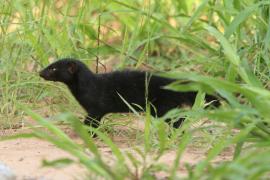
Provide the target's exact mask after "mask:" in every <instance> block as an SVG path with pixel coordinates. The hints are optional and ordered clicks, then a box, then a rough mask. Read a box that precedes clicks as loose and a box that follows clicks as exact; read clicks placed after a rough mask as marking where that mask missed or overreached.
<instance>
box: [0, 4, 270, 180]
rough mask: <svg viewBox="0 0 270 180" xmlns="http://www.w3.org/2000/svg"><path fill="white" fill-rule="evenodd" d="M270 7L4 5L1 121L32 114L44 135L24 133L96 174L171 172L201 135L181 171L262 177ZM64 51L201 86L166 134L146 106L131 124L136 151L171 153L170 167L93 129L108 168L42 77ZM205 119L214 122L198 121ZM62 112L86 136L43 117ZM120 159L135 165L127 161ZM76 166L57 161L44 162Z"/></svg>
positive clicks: (193, 175) (57, 89)
mask: <svg viewBox="0 0 270 180" xmlns="http://www.w3.org/2000/svg"><path fill="white" fill-rule="evenodd" d="M269 5H270V2H269V1H260V0H243V1H238V0H223V1H217V0H202V1H198V0H181V1H179V0H125V1H120V0H119V1H117V0H103V1H98V0H91V1H69V0H59V1H52V0H48V1H47V0H34V1H24V0H13V1H3V2H2V3H1V8H0V14H1V16H0V28H1V29H0V42H1V43H0V46H1V47H0V96H1V97H0V103H1V107H0V127H1V128H2V129H5V128H12V127H14V126H15V127H16V126H21V125H24V124H27V123H28V119H29V117H31V118H33V119H35V120H36V121H37V122H38V123H39V124H41V125H42V126H44V127H45V128H47V129H48V130H49V131H50V133H46V132H40V131H39V130H37V129H35V128H34V129H33V133H30V134H22V135H20V136H21V137H32V136H36V137H39V138H42V139H46V140H49V141H51V142H52V143H54V144H56V145H57V146H58V147H59V148H62V149H65V150H66V151H68V152H70V153H71V154H72V155H74V156H75V157H77V161H75V163H81V164H82V165H84V166H85V167H87V168H88V169H89V172H90V174H91V176H93V177H94V176H98V177H105V178H112V179H119V178H120V179H121V178H123V177H129V178H134V179H140V178H151V175H152V174H153V173H155V172H160V171H164V172H166V173H167V174H168V178H171V179H175V178H176V177H177V176H178V175H177V169H178V168H179V166H180V165H179V161H178V160H179V159H180V158H181V154H182V153H183V151H184V150H185V149H186V147H187V146H189V145H194V144H196V143H198V138H196V137H194V134H196V133H200V139H199V141H200V142H203V143H200V145H198V148H206V149H207V155H206V158H205V159H204V160H203V161H201V162H200V163H198V164H197V165H195V167H190V166H188V165H187V169H188V170H189V173H188V177H187V178H188V179H198V178H200V179H236V178H237V179H259V178H266V177H267V175H269V170H270V166H269V163H270V157H269V156H268V155H269V153H270V148H269V145H270V144H269V142H270V141H269V140H270V138H269V134H270V129H269V126H268V124H269V121H270V114H269V105H270V92H269V91H268V88H269V68H270V59H269V57H270V56H269V45H270V16H269V11H270V9H269ZM60 57H74V58H79V59H81V60H82V61H84V62H86V63H87V64H88V65H89V66H90V67H92V69H93V70H94V71H95V70H96V66H97V61H99V63H98V66H99V68H97V70H98V71H99V72H104V71H105V68H104V66H106V67H107V68H106V70H107V71H109V70H111V69H122V68H127V67H129V68H145V69H148V70H151V71H156V72H163V73H162V75H164V76H168V77H173V78H177V79H179V80H190V83H189V84H186V85H184V86H183V85H179V84H177V83H175V84H172V85H170V86H169V88H171V89H174V90H178V91H186V90H191V89H192V90H194V89H196V90H198V92H199V93H198V95H197V99H196V102H195V104H194V106H193V107H192V108H191V109H182V110H174V111H172V112H170V113H169V114H168V116H174V117H179V116H187V117H188V118H187V121H186V122H185V125H184V126H183V127H182V128H181V129H180V130H178V131H177V132H172V133H173V134H172V136H171V137H170V138H168V137H167V133H168V132H167V130H166V132H165V131H164V129H165V126H166V125H165V124H164V123H162V121H152V120H151V118H152V117H150V116H149V112H146V115H145V116H141V115H138V116H139V118H143V117H145V130H144V133H143V134H142V135H140V134H139V133H140V132H137V135H138V136H139V137H138V139H139V140H140V141H143V142H144V143H143V145H144V148H143V150H137V151H138V152H139V154H141V156H142V159H143V160H145V159H146V158H147V156H148V155H149V154H152V153H153V152H155V154H156V157H155V158H156V159H159V158H160V157H161V156H162V154H164V152H166V151H168V150H175V151H176V152H177V156H176V157H175V163H174V164H173V165H172V166H171V167H170V168H166V167H164V166H162V165H161V164H158V163H152V164H146V161H143V160H142V161H138V160H136V159H135V158H134V157H133V156H132V155H131V154H126V153H123V152H122V151H121V150H120V148H119V147H118V146H116V145H115V144H114V143H113V142H112V141H111V139H110V138H109V135H110V134H109V135H106V134H104V132H105V131H98V132H97V133H98V135H99V138H100V139H101V140H102V141H103V142H104V143H105V144H107V145H108V146H109V147H110V148H111V150H112V152H113V154H114V155H115V157H116V158H115V162H114V165H108V164H107V163H106V162H105V161H104V159H102V155H101V154H100V152H99V150H98V147H97V146H96V145H95V140H93V139H91V138H90V140H89V136H88V135H87V130H86V129H85V127H82V126H81V125H80V124H79V123H78V122H79V121H76V120H75V119H76V118H74V116H73V115H70V114H66V113H64V114H59V113H60V112H76V114H77V116H78V115H79V117H81V116H82V115H83V114H84V112H83V111H82V110H81V108H80V107H79V105H78V104H77V103H76V101H75V100H74V98H73V97H72V96H71V95H70V93H69V92H68V90H67V89H66V88H65V87H64V86H62V85H60V84H54V83H49V82H45V81H42V80H41V79H40V78H39V77H38V75H37V72H38V71H39V70H40V69H41V68H42V67H44V66H46V65H47V64H49V63H50V62H52V61H53V60H55V59H57V58H60ZM214 91H215V92H218V93H219V94H220V95H221V96H222V97H223V98H224V99H226V101H224V103H223V106H222V107H221V108H218V109H214V110H213V109H208V110H205V109H203V106H204V102H203V97H204V92H214ZM118 116H120V115H118ZM118 116H117V115H113V116H109V117H107V118H106V119H108V121H106V122H105V124H104V125H103V127H105V128H107V129H113V127H114V124H113V120H114V119H116V118H118ZM44 118H47V119H44ZM205 118H207V119H209V120H208V121H210V122H211V123H207V125H204V126H201V124H203V123H201V122H202V121H203V122H204V121H206V120H202V119H205ZM59 119H60V120H65V121H66V122H67V123H69V124H70V126H71V127H73V128H74V129H75V130H76V131H77V132H78V133H79V134H80V137H81V138H82V139H83V140H84V143H83V144H76V143H75V142H73V141H72V140H71V139H69V138H68V137H67V136H66V135H65V134H64V133H63V132H62V131H61V130H60V129H58V127H57V126H55V125H54V123H52V121H50V120H59ZM184 130H185V133H184V135H182V136H180V134H182V133H181V132H183V131H184ZM168 131H170V130H168ZM102 132H103V133H102ZM114 133H115V132H114ZM52 137H57V138H52ZM202 144H203V145H202ZM227 147H233V148H234V157H233V159H232V160H231V161H227V162H220V163H219V164H215V165H213V163H211V162H212V160H213V159H215V157H217V155H218V154H220V153H221V152H222V151H223V150H224V149H225V148H227ZM86 148H88V149H89V150H90V151H91V153H90V154H91V156H90V155H89V154H88V153H86V152H85V149H86ZM127 161H131V162H132V163H131V164H132V167H133V168H134V169H136V170H137V169H140V172H141V173H139V174H138V173H136V172H137V171H134V170H133V169H132V168H131V169H130V168H128V165H127ZM71 162H73V161H72V160H69V159H61V160H59V161H55V162H47V163H45V164H47V165H56V164H57V163H64V164H69V163H71ZM181 166H182V165H181Z"/></svg>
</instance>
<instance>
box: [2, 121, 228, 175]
mask: <svg viewBox="0 0 270 180" xmlns="http://www.w3.org/2000/svg"><path fill="white" fill-rule="evenodd" d="M136 126H137V128H138V129H140V128H142V124H140V123H137V125H136ZM122 128H123V127H122ZM122 130H123V129H122ZM25 131H29V130H25V129H15V130H12V129H10V130H7V131H5V132H4V133H3V132H2V133H1V134H2V135H10V134H14V133H18V132H25ZM65 131H66V133H67V134H69V136H70V137H71V138H72V139H74V140H75V141H77V140H78V137H77V136H76V134H75V133H74V132H72V131H70V130H65ZM1 134H0V135H1ZM112 139H113V141H114V142H115V143H116V144H117V145H118V146H119V147H121V150H123V151H130V152H131V153H132V152H133V148H132V147H131V146H130V141H131V140H130V137H127V136H126V135H121V133H119V135H116V136H113V138H112ZM78 141H79V140H78ZM97 144H98V146H99V150H100V151H101V152H102V153H103V154H104V156H106V157H108V159H113V158H112V157H111V158H110V156H112V153H111V151H110V149H109V148H108V147H106V146H104V145H102V144H101V143H100V142H97ZM139 146H142V145H139ZM142 148H143V147H142ZM205 153H206V151H205V149H204V150H203V149H200V148H194V147H189V148H187V150H186V151H185V152H184V154H183V156H182V158H181V161H180V168H179V170H178V174H179V175H180V176H185V175H187V171H186V169H185V166H184V164H185V163H188V164H190V165H191V166H192V165H195V164H196V163H198V162H199V161H200V160H202V159H203V158H204V157H205ZM65 157H69V158H72V157H71V155H69V154H68V153H66V152H65V151H63V150H60V149H59V148H57V147H56V146H54V145H52V144H50V143H48V142H45V141H42V140H39V139H35V138H31V139H16V140H9V141H0V163H4V164H5V165H7V166H8V167H10V168H11V169H12V171H13V172H14V173H15V174H16V176H17V179H19V180H30V179H31V180H35V179H42V180H60V179H65V180H69V179H82V178H83V177H85V174H86V170H85V169H84V168H83V167H81V166H79V165H78V164H72V165H70V166H67V167H63V168H57V169H56V168H50V167H42V160H44V159H46V160H56V159H58V158H65ZM175 157H176V152H175V151H173V150H170V151H168V152H166V153H165V154H164V155H163V156H162V157H161V158H160V160H159V161H160V162H162V163H164V164H166V165H168V166H172V165H173V162H174V159H175ZM231 158H232V150H231V149H230V148H228V150H226V152H224V153H222V154H221V155H219V156H218V158H217V159H216V160H215V162H220V161H224V160H230V159H231ZM156 176H158V177H160V178H161V179H163V178H164V179H166V174H163V173H160V174H157V175H156Z"/></svg>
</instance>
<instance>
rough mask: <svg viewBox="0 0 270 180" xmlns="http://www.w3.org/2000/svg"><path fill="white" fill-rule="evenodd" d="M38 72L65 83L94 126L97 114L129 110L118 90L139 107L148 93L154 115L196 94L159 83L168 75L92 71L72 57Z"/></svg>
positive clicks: (188, 101) (185, 102) (189, 101)
mask: <svg viewBox="0 0 270 180" xmlns="http://www.w3.org/2000/svg"><path fill="white" fill-rule="evenodd" d="M40 76H41V77H42V78H44V79H45V80H49V81H59V82H62V83H64V84H66V85H67V86H68V88H69V89H70V91H71V92H72V94H73V95H74V97H75V98H76V99H77V100H78V102H79V103H80V104H81V106H82V107H83V108H84V109H85V110H86V111H87V113H88V117H87V118H86V119H85V120H84V123H85V124H87V125H91V126H93V127H98V126H99V123H100V120H101V118H102V117H103V116H104V115H106V114H107V113H117V112H129V111H130V110H129V108H128V106H127V105H126V104H125V103H124V102H123V100H122V99H121V98H120V96H119V94H120V95H121V96H122V97H123V98H124V99H125V100H126V101H127V102H128V103H129V104H132V105H133V104H136V105H139V106H141V107H142V108H145V106H146V98H145V97H146V94H148V95H147V98H148V101H149V102H150V103H151V104H152V105H153V106H154V107H155V109H156V111H155V110H154V109H152V110H151V114H152V115H153V116H158V117H161V116H163V115H164V114H165V113H166V112H168V111H169V110H171V109H173V108H176V107H181V106H182V105H192V104H193V103H194V101H195V97H196V92H181V93H180V92H174V91H170V90H165V89H163V88H162V87H163V86H166V85H168V84H170V83H171V82H173V80H172V79H167V78H163V77H158V76H155V75H150V74H149V73H146V72H142V71H115V72H112V73H104V74H93V73H92V72H91V71H90V70H89V69H88V68H87V66H86V65H85V64H83V63H82V62H80V61H78V60H75V59H62V60H59V61H57V62H55V63H52V64H51V65H49V66H48V67H46V68H45V69H43V70H42V71H41V72H40ZM147 82H148V83H147ZM146 87H147V88H146ZM146 89H147V90H146ZM215 99H216V98H215V97H213V96H209V95H208V96H206V101H211V100H215ZM133 107H135V108H136V107H137V106H133ZM136 110H140V108H136ZM182 121H183V119H182V118H181V119H179V121H178V122H175V123H174V124H173V126H174V127H175V128H177V127H179V126H180V124H181V122H182Z"/></svg>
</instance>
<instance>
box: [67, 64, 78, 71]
mask: <svg viewBox="0 0 270 180" xmlns="http://www.w3.org/2000/svg"><path fill="white" fill-rule="evenodd" d="M76 71H77V64H76V63H75V62H69V63H68V72H70V74H74V73H75V72H76Z"/></svg>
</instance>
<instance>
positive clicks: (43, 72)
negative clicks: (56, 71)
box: [39, 70, 55, 81]
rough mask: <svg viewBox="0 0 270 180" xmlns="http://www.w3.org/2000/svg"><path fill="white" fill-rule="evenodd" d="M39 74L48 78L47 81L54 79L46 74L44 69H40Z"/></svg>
mask: <svg viewBox="0 0 270 180" xmlns="http://www.w3.org/2000/svg"><path fill="white" fill-rule="evenodd" d="M39 76H40V77H42V78H43V79H45V80H48V81H55V80H54V79H52V78H51V77H50V75H49V74H48V72H46V71H44V70H42V71H40V72H39Z"/></svg>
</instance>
